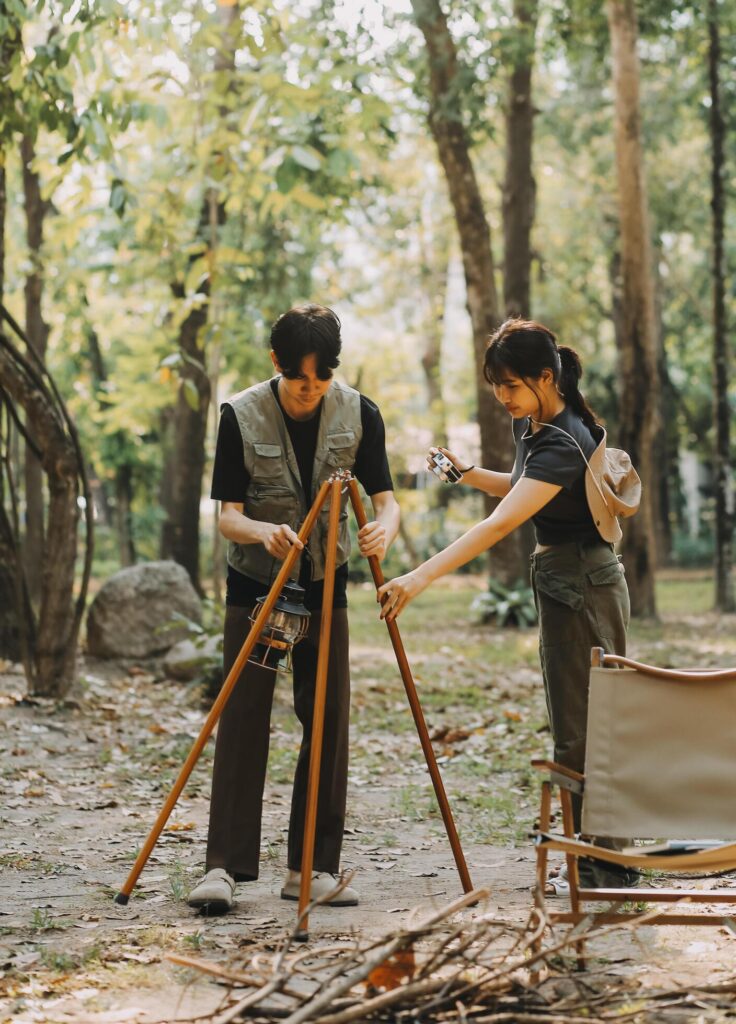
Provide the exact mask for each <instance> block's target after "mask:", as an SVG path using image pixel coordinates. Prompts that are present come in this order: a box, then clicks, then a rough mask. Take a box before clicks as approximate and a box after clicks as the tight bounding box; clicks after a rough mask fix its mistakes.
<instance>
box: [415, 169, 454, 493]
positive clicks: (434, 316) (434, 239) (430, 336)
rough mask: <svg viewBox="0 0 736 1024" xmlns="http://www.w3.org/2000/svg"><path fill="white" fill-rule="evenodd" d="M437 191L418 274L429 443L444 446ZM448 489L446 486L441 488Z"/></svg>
mask: <svg viewBox="0 0 736 1024" xmlns="http://www.w3.org/2000/svg"><path fill="white" fill-rule="evenodd" d="M437 199H438V197H437V194H436V191H435V190H434V189H433V188H430V187H428V188H427V189H426V192H425V194H424V198H423V201H422V204H421V210H420V220H419V225H418V227H419V260H420V266H419V277H420V287H421V293H422V298H423V305H424V315H423V317H422V335H423V339H424V351H423V352H422V357H421V360H422V370H423V372H424V382H425V385H426V388H427V409H428V411H429V426H430V430H431V432H432V439H433V440H432V443H433V444H435V445H437V446H439V447H443V448H446V447H447V413H446V409H445V401H444V397H443V394H442V338H443V335H444V329H445V301H446V298H447V277H448V272H449V263H450V240H449V237H448V228H449V226H448V224H447V219H446V217H445V216H444V212H443V208H442V206H441V205H440V212H439V214H438V212H437V209H438V202H437ZM444 490H447V488H444Z"/></svg>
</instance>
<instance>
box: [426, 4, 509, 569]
mask: <svg viewBox="0 0 736 1024" xmlns="http://www.w3.org/2000/svg"><path fill="white" fill-rule="evenodd" d="M411 4H412V9H413V12H414V19H415V21H416V24H417V26H418V28H419V29H420V31H421V33H422V36H423V37H424V42H425V47H426V54H427V62H428V67H429V94H428V106H429V127H430V131H431V133H432V137H433V138H434V141H435V144H436V146H437V152H438V155H439V159H440V163H441V164H442V168H443V170H444V172H445V178H446V180H447V187H448V191H449V194H450V201H451V203H452V208H453V211H454V214H455V222H456V225H457V230H458V236H459V238H460V249H461V252H462V260H463V270H464V273H465V288H466V294H467V304H468V312H469V314H470V320H471V323H472V329H473V349H474V352H475V361H476V382H477V388H476V390H477V401H478V422H479V425H480V444H481V460H482V463H483V465H484V466H492V467H494V468H498V469H502V470H503V469H506V470H508V469H510V468H511V465H512V462H513V447H512V444H511V431H510V430H509V424H508V417H507V415H506V413H505V412H504V410H503V409H502V408H501V406H500V405H499V404H498V402H496V401H495V400H494V398H493V395H492V394H491V392H490V391H489V389H488V385H487V384H486V383H485V381H484V379H483V373H482V365H483V357H484V354H485V350H486V347H487V344H488V336H489V334H490V333H491V332H492V331H493V330H494V329H495V328H496V327H497V326H498V324H499V323H500V321H501V319H502V316H501V311H500V304H499V301H498V294H497V291H496V282H495V267H494V261H493V252H492V249H491V230H490V226H489V224H488V219H487V217H486V213H485V208H484V204H483V199H482V196H481V193H480V188H479V185H478V180H477V177H476V174H475V168H474V166H473V161H472V157H471V152H470V140H469V138H468V134H467V132H466V130H465V126H464V123H463V106H462V100H463V84H462V76H461V74H460V70H459V64H458V56H457V50H456V47H455V42H454V40H453V38H452V35H451V34H450V30H449V26H448V24H447V19H446V17H445V14H444V12H443V10H442V8H441V7H440V4H439V0H411ZM493 504H494V503H493V502H492V501H491V499H490V498H489V499H487V501H486V509H487V511H490V510H491V508H492V507H493ZM491 570H492V572H493V573H494V575H496V576H497V577H498V578H499V579H500V580H501V581H502V582H504V583H512V582H514V581H515V580H518V579H519V578H520V577H522V576H523V574H524V572H525V570H526V567H525V558H524V551H523V542H522V539H521V537H520V535H519V532H518V531H516V532H515V533H513V534H511V536H509V537H507V538H506V539H505V540H504V541H502V542H501V543H500V544H498V545H496V546H495V547H494V548H493V549H492V552H491Z"/></svg>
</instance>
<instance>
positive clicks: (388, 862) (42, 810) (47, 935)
mask: <svg viewBox="0 0 736 1024" xmlns="http://www.w3.org/2000/svg"><path fill="white" fill-rule="evenodd" d="M460 611H462V609H460ZM365 639H366V641H367V642H365V643H363V644H361V643H356V642H354V643H353V649H352V659H353V665H354V693H355V698H354V716H353V717H354V720H355V721H354V725H353V727H352V728H353V741H354V742H353V755H352V758H353V760H352V766H351V776H350V793H349V818H348V831H347V834H346V837H345V848H344V857H343V861H344V867H345V869H346V870H348V871H354V872H355V877H354V883H353V884H354V885H355V886H356V887H357V888H358V890H359V893H360V897H361V904H360V906H359V907H357V908H345V909H328V908H318V909H317V910H315V911H314V912H313V914H312V915H311V919H310V941H311V942H312V943H315V944H319V943H323V942H325V941H327V940H328V939H329V940H332V939H333V938H335V937H337V938H346V937H350V936H355V935H356V934H359V935H361V936H370V935H372V936H375V935H381V934H385V933H389V932H390V931H391V930H392V929H395V928H396V927H397V923H403V922H404V921H405V920H406V918H407V915H408V913H409V912H410V911H411V910H412V908H414V907H416V906H417V905H432V904H434V905H442V904H444V903H448V902H449V901H451V900H452V899H453V898H455V897H456V896H458V895H460V893H461V886H460V883H459V879H458V874H457V871H456V868H455V864H454V862H453V858H452V854H451V851H450V848H449V844H448V842H447V839H446V837H445V835H444V831H443V827H442V821H441V818H440V817H439V815H438V814H437V812H436V809H435V808H433V806H432V805H431V800H430V795H429V788H428V780H427V776H426V770H425V768H424V765H423V762H422V759H421V751H420V749H419V743H418V740H417V738H416V734H415V733H414V732H413V731H412V728H413V727H412V725H411V722H410V721H408V723H407V721H406V708H405V698H404V697H403V691H402V690H401V687H400V682H395V681H394V682H391V681H390V680H391V679H392V677H393V676H394V675H397V673H396V669H395V663H394V664H392V662H391V656H390V655H387V654H385V653H384V654H383V655H381V657H380V658H379V659H378V662H377V655H376V651H375V649H374V648H373V642H372V638H371V637H370V636H368V637H367V638H365ZM470 640H471V638H470V636H469V635H468V636H467V637H465V638H463V636H462V635H461V636H460V637H459V639H458V643H459V645H460V646H462V648H463V649H464V650H465V651H466V653H467V652H468V651H470V654H468V655H467V657H468V658H470V660H471V661H472V658H473V657H475V656H476V655H477V658H478V662H477V664H476V665H475V668H478V667H479V666H482V665H483V664H487V657H486V655H484V654H483V652H482V651H478V652H476V653H475V654H474V653H473V648H472V644H471V642H470ZM488 643H491V644H492V643H493V638H492V637H491V639H490V640H489V641H488ZM523 643H524V645H525V647H524V649H525V650H527V649H528V650H529V651H531V652H532V655H533V647H534V638H533V636H531V635H530V636H529V637H528V638H526V639H525V640H523ZM451 653H452V652H450V654H451ZM438 656H439V655H438ZM484 659H485V661H484ZM377 663H378V668H377V667H376V665H377ZM414 663H415V664H416V665H417V666H418V671H417V675H418V677H419V678H420V680H421V678H422V677H423V676H424V675H425V674H426V673H427V671H428V669H427V666H426V664H425V663H424V662H423V661H422V658H421V657H417V658H415V659H414ZM457 664H458V663H457V662H455V663H454V670H455V676H454V684H455V688H456V689H457V687H458V686H459V687H460V689H462V686H461V685H460V684H461V683H462V679H461V678H460V676H461V675H462V673H460V676H459V675H458V674H457ZM466 667H467V664H466ZM0 668H2V666H0ZM461 668H462V664H461ZM473 668H474V666H473V665H472V664H471V665H470V668H469V670H468V671H470V670H471V669H473ZM535 672H536V670H535V669H534V668H533V657H532V656H531V655H530V656H529V658H528V659H527V665H526V667H524V665H523V664H522V665H521V666H520V668H519V670H518V673H517V685H516V690H515V692H514V694H513V695H512V696H513V699H512V698H511V697H510V696H509V694H508V692H507V691H504V690H500V691H497V692H496V693H495V703H493V701H492V700H491V696H493V694H491V696H489V697H488V700H489V702H490V703H489V705H488V706H492V707H494V708H495V711H494V713H493V714H491V715H490V716H489V715H488V713H487V711H483V710H482V709H481V710H479V705H478V704H472V702H471V705H470V706H468V707H467V708H465V710H464V711H463V713H462V719H461V720H462V721H463V722H464V723H465V725H467V724H468V723H470V728H466V729H465V730H460V733H462V732H463V731H464V733H465V735H461V734H460V733H459V734H458V737H457V744H456V747H455V748H453V747H452V736H451V735H450V734H449V732H448V729H449V727H451V726H452V725H453V723H457V721H458V714H457V708H456V707H455V706H454V705H450V704H448V702H447V701H446V700H444V699H443V700H440V699H439V698H438V697H437V693H436V692H434V691H433V690H432V688H431V686H427V688H426V690H427V700H428V707H429V711H428V719H429V721H430V726H431V728H432V730H433V731H434V734H435V735H436V736H438V737H442V736H443V732H444V739H440V740H439V741H438V743H437V744H436V746H437V748H438V753H439V754H440V762H441V764H442V767H443V772H446V777H447V787H448V794H449V796H450V800H451V802H452V804H453V809H454V810H455V813H456V818H457V822H458V827H459V831H460V834H461V837H462V838H463V844H464V851H465V855H466V858H467V862H468V866H469V868H470V872H471V876H472V879H473V883H474V885H475V886H477V887H483V888H487V889H488V890H489V891H490V894H491V895H490V898H489V900H490V905H491V906H492V907H493V908H495V909H496V910H497V911H498V913H499V914H500V915H503V916H505V917H507V918H508V919H509V920H510V921H513V922H516V923H520V922H523V921H524V920H525V919H526V917H527V915H528V913H529V909H530V905H531V896H530V888H531V886H532V882H533V857H532V852H531V847H530V844H529V842H528V841H527V840H526V839H525V833H526V832H527V831H528V829H529V827H530V826H531V824H532V822H533V817H534V809H533V805H534V800H535V793H536V790H535V787H534V784H533V781H532V782H530V781H529V779H528V776H526V775H523V773H521V769H519V770H518V771H516V770H515V771H516V774H514V772H511V774H507V775H505V776H504V775H503V774H502V773H501V774H496V775H495V776H494V775H493V774H491V776H490V778H489V777H488V774H487V770H486V769H485V768H483V772H486V774H485V775H484V774H483V772H481V770H480V767H482V766H483V765H484V757H483V749H484V748H483V746H482V745H483V744H484V743H487V742H488V741H489V736H490V737H493V736H495V737H496V739H497V740H498V742H499V743H500V742H501V740H503V743H505V744H507V746H508V748H509V749H511V748H512V747H515V746H519V747H520V748H523V753H524V757H526V747H527V745H528V742H532V743H537V747H538V750H539V749H544V735H543V727H542V726H540V725H539V722H540V721H543V712H542V710H541V704H539V701H540V697H539V694H538V692H537V691H535V696H534V698H533V700H532V703H534V701H536V702H537V704H536V705H535V706H536V711H532V712H531V713H527V711H525V710H523V709H524V708H526V707H527V706H528V705H529V699H527V697H525V694H526V693H527V692H528V693H531V692H532V687H537V682H536V674H535ZM450 675H452V673H450ZM525 688H526V689H525ZM468 693H469V694H470V693H471V691H470V690H468ZM504 693H505V697H504ZM24 694H25V680H24V678H23V676H22V675H21V674H20V672H19V670H18V669H17V668H15V667H13V666H10V665H7V664H6V665H5V666H4V669H3V670H2V671H1V672H0V711H1V717H0V748H1V750H2V762H1V766H2V788H3V794H4V797H3V806H2V812H1V814H2V817H1V820H0V867H1V868H2V871H1V873H0V894H1V899H0V1021H14V1022H39V1021H43V1022H54V1024H55V1022H59V1024H61V1022H72V1021H73V1022H76V1024H81V1022H89V1024H92V1022H103V1021H108V1022H112V1024H117V1022H121V1024H122V1022H135V1024H150V1022H154V1021H167V1022H169V1021H180V1020H182V1021H183V1020H191V1019H194V1018H196V1017H202V1016H204V1015H207V1014H211V1013H213V1012H214V1011H215V1010H216V1009H217V1007H218V1006H220V1005H221V1003H222V1000H223V997H224V995H225V990H224V988H223V986H222V985H220V984H217V983H216V982H215V981H213V980H211V979H207V978H206V977H204V976H203V975H201V974H199V973H198V972H194V971H192V970H187V969H184V968H182V967H178V966H175V965H173V964H172V963H170V962H169V961H167V960H166V959H165V958H166V955H167V954H169V953H177V954H180V955H184V956H194V957H197V958H200V959H204V960H210V961H216V962H223V961H226V960H228V959H231V958H233V957H237V956H240V958H241V962H242V958H243V956H244V955H245V954H247V951H248V949H249V947H251V946H252V945H253V944H254V943H257V942H262V941H264V940H265V941H267V942H268V943H269V944H272V945H273V946H274V947H275V946H276V945H277V944H278V942H279V941H280V940H281V939H282V938H283V936H284V935H285V934H286V933H287V932H288V931H290V930H291V928H292V927H293V925H294V923H295V904H293V903H287V902H285V901H282V900H280V899H279V889H280V885H281V882H282V878H283V868H284V859H285V841H286V826H287V818H288V808H289V799H290V784H289V783H290V778H291V771H292V767H293V763H294V757H295V753H296V745H297V736H296V730H295V728H294V724H293V721H292V719H291V715H290V707H289V690H288V684H287V683H286V680H283V685H280V686H279V689H278V697H277V703H276V709H275V714H274V724H273V730H272V731H273V735H272V759H271V764H270V769H269V772H270V774H269V781H268V783H267V793H266V800H265V809H264V828H263V856H262V873H261V877H260V878H259V880H258V881H257V882H252V883H247V884H240V885H239V886H238V890H237V903H236V905H235V907H234V909H233V910H232V912H231V913H230V914H228V915H227V916H225V917H219V918H205V917H202V916H200V915H198V914H197V913H195V912H194V911H192V910H190V909H189V908H188V907H187V906H186V903H185V897H186V893H187V891H188V889H189V887H190V886H191V884H192V883H193V882H194V881H195V880H196V879H197V877H198V875H199V874H200V872H201V866H202V861H203V854H204V846H205V836H206V824H207V809H208V802H207V798H208V790H209V772H210V766H211V755H212V746H213V744H212V741H210V743H209V744H208V747H207V751H206V753H205V756H203V758H202V760H201V763H200V764H199V765H198V766H197V768H196V769H195V771H194V774H193V776H192V778H191V780H190V782H189V784H188V786H187V788H186V789H185V792H184V794H183V796H182V799H181V800H180V802H179V804H178V806H177V807H176V808H175V810H174V813H173V815H172V817H171V819H170V822H169V825H168V827H167V828H166V830H165V832H164V833H163V835H162V837H161V840H160V842H159V844H158V845H157V847H156V848H155V850H154V852H153V855H152V856H151V858H150V860H149V862H148V864H147V866H146V868H145V869H144V871H143V873H142V875H141V878H140V881H139V884H138V886H137V887H136V889H135V891H134V894H133V897H132V898H131V901H130V903H129V904H128V905H127V906H125V907H121V906H118V905H116V904H115V903H114V902H113V896H114V894H115V893H116V891H117V890H118V888H119V887H120V885H121V884H122V882H123V881H124V880H125V878H126V876H127V874H128V872H129V870H130V867H131V865H132V862H133V860H134V858H135V856H136V853H137V851H138V849H139V848H140V845H141V844H142V842H143V840H144V838H145V836H146V835H147V833H148V831H149V829H150V827H151V825H152V823H153V821H154V819H155V817H156V815H157V813H158V811H159V809H160V807H161V805H162V803H163V801H164V799H165V797H166V795H167V794H168V792H169V789H170V786H171V784H172V782H173V780H174V778H175V777H176V774H177V772H178V769H179V768H180V766H181V764H182V763H183V760H184V758H185V756H186V753H187V752H188V750H189V747H190V746H191V743H192V740H193V739H194V737H195V736H196V735H197V733H198V731H199V728H200V726H201V723H202V721H203V718H204V711H203V709H202V705H201V695H200V693H199V691H198V690H197V688H196V687H194V686H191V685H186V684H181V683H174V682H172V681H169V680H166V679H164V678H162V673H161V670H160V667H159V665H158V664H157V663H145V664H139V663H129V664H120V663H110V662H104V663H102V662H98V663H92V662H87V663H83V664H82V666H81V672H80V683H79V685H78V687H77V688H76V689H75V691H74V692H73V693H72V695H71V696H70V697H69V698H68V699H67V700H66V701H64V702H62V703H61V704H58V703H56V702H50V701H42V700H34V699H28V698H26V697H25V696H24ZM468 700H470V697H468ZM379 706H380V708H382V709H383V711H385V712H387V713H388V712H394V713H395V714H396V715H401V725H400V727H399V726H398V725H397V726H394V727H393V728H392V727H391V726H390V725H389V724H387V723H388V722H390V721H392V719H391V717H390V715H389V717H388V718H386V717H385V716H383V717H381V716H378V717H377V711H376V708H377V707H379ZM484 706H485V705H484ZM484 715H485V717H484ZM527 719H528V729H527V731H526V732H525V733H523V734H522V733H517V734H516V735H517V736H518V737H519V739H518V743H517V740H516V738H515V734H514V732H513V730H514V728H516V724H515V723H516V722H517V720H518V721H521V720H524V721H526V720H527ZM504 730H505V731H504ZM540 734H542V735H541V748H540V747H539V743H540ZM530 737H531V740H530ZM535 737H536V738H535ZM473 744H475V745H476V746H475V748H474V747H473ZM460 748H462V750H463V758H462V759H460V758H457V759H454V758H453V753H455V752H456V751H457V750H459V749H460ZM474 750H475V751H476V752H475V753H474V752H473V751H474ZM510 756H511V755H509V757H510ZM454 760H457V763H458V764H460V761H461V760H462V761H463V763H464V764H465V765H466V767H465V769H464V770H463V771H460V770H459V769H456V768H454V767H453V764H454ZM484 787H486V788H488V787H490V789H492V790H494V792H495V796H494V799H493V800H491V799H490V797H489V799H488V800H486V801H485V803H484V802H483V800H482V799H481V798H482V797H483V793H484V792H485V789H484ZM499 790H503V792H499ZM494 800H495V802H494ZM504 800H505V802H504ZM489 801H490V802H489ZM509 807H510V808H511V809H512V811H511V812H510V811H509ZM504 815H505V818H504V820H505V821H506V822H507V824H508V828H506V829H505V831H504V829H503V828H501V829H500V831H494V827H491V826H490V825H488V822H489V821H497V820H498V818H499V816H500V817H501V818H503V817H504ZM512 819H513V827H512V825H511V824H510V823H511V822H512ZM517 819H518V820H517ZM721 884H723V885H733V884H736V883H734V880H733V879H723V880H721ZM464 913H465V914H468V915H472V914H474V913H477V911H475V910H472V909H471V910H467V911H464ZM592 952H593V954H594V955H593V959H592V964H591V969H592V970H594V971H595V970H603V969H605V970H606V971H609V972H610V971H614V972H616V973H618V974H621V975H626V976H630V977H637V978H640V979H641V983H642V985H650V986H659V985H663V986H666V985H671V984H692V985H694V984H698V983H703V982H716V981H719V980H722V979H725V978H727V977H730V978H732V977H733V975H734V973H736V935H735V934H734V932H733V931H729V930H728V929H727V928H725V927H724V928H718V929H713V928H711V929H700V928H697V929H683V928H674V927H664V928H654V927H641V928H639V929H637V930H636V932H635V933H633V934H632V933H628V934H623V935H618V936H614V937H609V938H607V939H605V940H597V941H596V942H595V943H594V944H593V946H592ZM678 1019H679V1020H682V1019H683V1018H682V1017H680V1018H678ZM691 1019H698V1018H697V1017H693V1018H691ZM702 1019H703V1020H711V1019H720V1018H712V1017H709V1016H703V1017H702ZM723 1019H725V1018H723Z"/></svg>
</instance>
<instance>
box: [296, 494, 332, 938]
mask: <svg viewBox="0 0 736 1024" xmlns="http://www.w3.org/2000/svg"><path fill="white" fill-rule="evenodd" d="M330 487H331V490H330V520H329V524H328V528H327V551H326V558H325V582H324V591H323V596H322V617H321V619H320V626H319V651H318V653H317V679H316V683H315V692H314V712H313V714H312V741H311V749H310V753H309V781H308V783H307V806H306V812H305V816H304V845H303V847H302V871H301V874H302V878H301V886H300V889H299V911H298V914H297V920H298V921H299V931H298V933H297V937H298V938H299V939H300V940H302V941H304V940H306V939H307V937H308V935H309V916H308V914H307V913H306V910H307V907H308V906H309V896H310V891H311V888H312V864H313V862H314V838H315V834H316V831H317V798H318V795H319V774H320V767H321V762H322V737H323V735H324V724H325V701H326V699H327V665H328V660H329V656H330V632H331V629H332V598H333V595H334V592H335V566H336V562H337V530H338V526H339V524H340V491H341V489H342V482H341V481H340V480H333V481H332V483H331V484H330Z"/></svg>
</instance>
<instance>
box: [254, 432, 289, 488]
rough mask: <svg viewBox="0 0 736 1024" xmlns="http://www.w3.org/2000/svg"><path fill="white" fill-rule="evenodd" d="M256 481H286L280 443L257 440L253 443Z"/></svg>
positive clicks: (273, 482) (276, 482)
mask: <svg viewBox="0 0 736 1024" xmlns="http://www.w3.org/2000/svg"><path fill="white" fill-rule="evenodd" d="M251 477H252V479H253V482H254V483H261V484H281V483H283V481H284V457H283V452H282V449H281V445H280V444H264V443H261V442H260V441H257V442H256V443H255V444H254V445H253V472H252V473H251Z"/></svg>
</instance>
